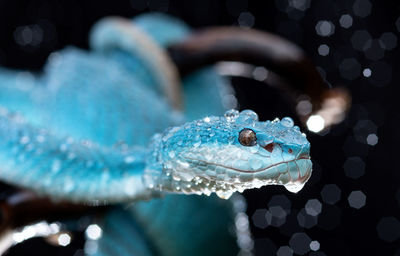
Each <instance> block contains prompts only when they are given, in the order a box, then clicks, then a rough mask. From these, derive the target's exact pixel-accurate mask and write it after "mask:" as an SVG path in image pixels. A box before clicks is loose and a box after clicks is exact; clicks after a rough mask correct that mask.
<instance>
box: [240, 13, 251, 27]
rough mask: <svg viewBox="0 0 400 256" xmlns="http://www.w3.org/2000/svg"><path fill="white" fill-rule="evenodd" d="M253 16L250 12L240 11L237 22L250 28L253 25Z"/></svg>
mask: <svg viewBox="0 0 400 256" xmlns="http://www.w3.org/2000/svg"><path fill="white" fill-rule="evenodd" d="M254 21H255V18H254V16H253V14H251V13H250V12H242V13H240V15H239V18H238V23H239V26H241V27H247V28H251V27H253V26H254Z"/></svg>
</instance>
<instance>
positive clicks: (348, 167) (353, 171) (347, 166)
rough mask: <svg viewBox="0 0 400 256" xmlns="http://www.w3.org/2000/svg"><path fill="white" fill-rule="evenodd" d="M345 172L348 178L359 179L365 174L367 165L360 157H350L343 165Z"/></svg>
mask: <svg viewBox="0 0 400 256" xmlns="http://www.w3.org/2000/svg"><path fill="white" fill-rule="evenodd" d="M343 169H344V172H345V174H346V176H347V177H350V178H353V179H358V178H360V177H361V176H363V175H364V173H365V163H364V161H363V160H362V159H361V158H360V157H358V156H354V157H349V158H347V160H346V162H344V165H343Z"/></svg>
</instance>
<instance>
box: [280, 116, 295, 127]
mask: <svg viewBox="0 0 400 256" xmlns="http://www.w3.org/2000/svg"><path fill="white" fill-rule="evenodd" d="M281 124H282V125H283V126H285V127H288V128H291V127H293V125H294V122H293V119H292V118H290V117H284V118H282V120H281Z"/></svg>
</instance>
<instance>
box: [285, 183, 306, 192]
mask: <svg viewBox="0 0 400 256" xmlns="http://www.w3.org/2000/svg"><path fill="white" fill-rule="evenodd" d="M284 186H285V188H286V189H287V190H288V191H289V192H292V193H297V192H299V191H300V190H301V189H302V188H303V187H304V183H286V184H285V185H284Z"/></svg>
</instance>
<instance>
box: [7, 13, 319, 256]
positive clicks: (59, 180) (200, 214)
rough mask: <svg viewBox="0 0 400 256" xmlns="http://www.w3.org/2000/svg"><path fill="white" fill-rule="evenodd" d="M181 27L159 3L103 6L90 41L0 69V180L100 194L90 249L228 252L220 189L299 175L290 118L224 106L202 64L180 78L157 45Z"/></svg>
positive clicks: (306, 165)
mask: <svg viewBox="0 0 400 256" xmlns="http://www.w3.org/2000/svg"><path fill="white" fill-rule="evenodd" d="M189 32H190V29H189V28H188V27H187V26H186V25H185V24H183V23H182V22H181V21H179V20H177V19H174V18H172V17H168V16H165V15H160V14H147V15H141V16H138V17H136V18H135V19H134V20H133V22H132V21H130V20H126V19H122V18H106V19H105V20H103V21H100V22H99V23H97V24H96V25H95V26H94V29H93V31H92V34H91V38H90V42H91V47H92V51H86V50H81V49H77V48H74V47H68V48H66V49H64V50H61V51H58V52H56V53H53V54H52V55H51V56H50V57H49V60H48V63H47V64H46V66H45V68H44V72H43V74H41V75H40V76H33V75H32V74H30V73H27V72H22V71H14V70H6V69H0V106H1V108H0V180H1V181H3V182H6V183H8V184H12V185H15V186H18V187H21V188H25V189H28V190H31V191H34V192H35V193H37V194H39V195H41V196H46V197H49V198H51V200H53V201H55V202H57V201H69V202H73V203H77V204H86V205H104V204H110V205H113V207H111V208H110V209H109V210H108V211H107V213H106V214H105V216H104V217H103V218H102V219H101V220H100V223H99V225H100V226H101V227H102V230H103V235H102V237H101V238H100V239H99V240H98V241H97V243H98V244H97V247H96V248H97V250H96V251H95V252H91V253H93V254H94V255H233V254H235V253H237V252H238V250H239V249H240V248H239V247H240V244H241V242H240V241H239V240H240V239H239V238H240V237H239V236H238V234H237V233H236V234H235V232H232V227H234V222H235V215H234V210H233V209H234V204H232V200H228V199H229V198H233V197H234V196H232V195H235V192H239V193H241V192H243V191H244V190H246V189H253V188H260V187H262V186H266V185H283V186H284V187H285V188H286V189H288V190H289V191H291V192H298V191H300V190H301V189H302V188H303V186H304V184H305V183H306V182H307V180H308V179H309V177H310V175H311V172H312V162H311V159H310V143H309V142H308V140H307V138H306V135H305V134H304V133H302V132H301V131H300V128H299V127H298V126H295V125H294V122H293V120H292V119H291V118H289V117H284V118H282V119H278V118H277V119H274V120H272V121H260V120H259V118H258V116H257V114H256V113H255V112H254V111H252V110H243V111H241V112H239V111H238V110H235V109H224V106H223V104H222V102H223V97H224V95H226V94H227V92H229V91H230V90H231V89H230V87H229V85H228V83H227V81H226V80H225V79H224V78H223V77H221V76H220V75H218V74H217V73H216V72H215V70H214V69H213V68H212V67H209V66H205V67H203V68H201V69H199V70H197V71H194V72H191V73H190V74H188V75H185V77H184V78H183V79H182V81H181V79H180V78H179V74H178V71H177V69H176V68H175V66H174V63H173V61H172V60H171V59H170V56H169V55H168V54H167V53H166V51H165V47H167V46H168V45H171V44H173V43H175V42H180V41H182V40H183V38H185V37H187V35H188V34H189ZM205 62H207V61H205ZM206 64H207V65H208V64H209V63H206ZM184 66H185V65H184ZM203 66H204V65H203ZM187 68H189V69H190V68H191V67H189V66H187ZM180 81H181V82H180ZM181 99H183V100H181ZM236 220H237V219H236ZM242 240H243V239H242ZM242 244H243V241H242ZM242 247H243V246H242Z"/></svg>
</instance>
